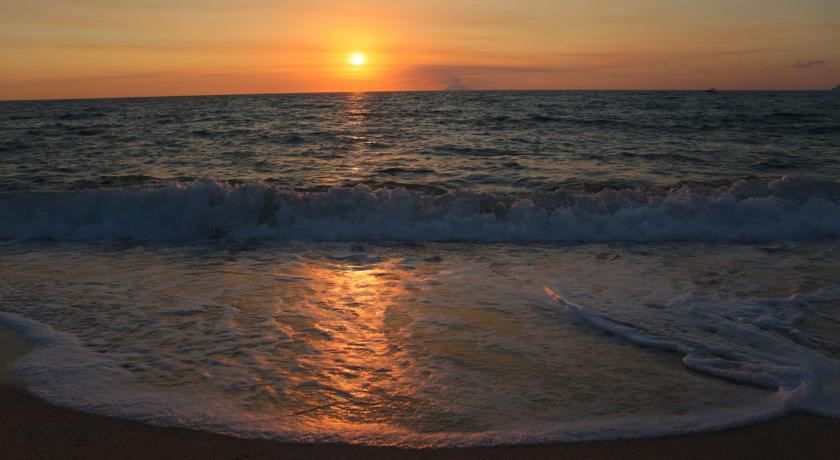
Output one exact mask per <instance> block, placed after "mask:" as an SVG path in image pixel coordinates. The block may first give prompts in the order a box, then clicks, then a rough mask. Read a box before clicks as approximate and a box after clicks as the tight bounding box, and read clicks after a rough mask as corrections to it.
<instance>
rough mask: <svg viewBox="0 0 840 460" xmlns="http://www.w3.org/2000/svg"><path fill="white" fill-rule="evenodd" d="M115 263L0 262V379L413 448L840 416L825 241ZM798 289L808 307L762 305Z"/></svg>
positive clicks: (120, 406) (132, 413)
mask: <svg viewBox="0 0 840 460" xmlns="http://www.w3.org/2000/svg"><path fill="white" fill-rule="evenodd" d="M105 246H109V245H105ZM117 246H118V247H116V248H114V249H108V248H107V247H102V245H89V244H81V245H79V244H73V243H61V244H41V243H39V244H35V245H28V244H20V243H9V244H6V245H0V254H2V255H3V257H2V258H0V269H2V270H3V271H4V273H6V276H4V279H3V283H2V284H0V324H3V325H5V326H8V327H11V328H12V329H14V330H15V331H17V332H19V333H20V334H22V335H24V336H25V337H26V338H27V339H29V340H30V341H31V342H32V343H33V344H34V345H35V346H36V351H35V352H34V353H32V354H30V355H28V356H26V357H24V358H23V359H21V360H19V361H18V362H16V363H15V364H14V365H13V368H12V370H13V372H15V373H16V374H17V375H18V376H20V377H21V378H22V380H23V381H24V382H25V383H26V385H27V387H28V388H29V389H30V390H31V391H32V392H33V393H34V394H36V395H38V396H40V397H42V398H44V399H46V400H47V401H50V402H52V403H55V404H58V405H61V406H66V407H70V408H74V409H78V410H82V411H88V412H92V413H97V414H104V415H110V416H114V417H121V418H126V419H132V420H138V421H142V422H146V423H151V424H157V425H165V426H181V427H188V428H194V429H201V430H209V431H214V432H219V433H226V434H232V435H237V436H244V437H257V438H269V439H277V440H283V441H301V442H351V443H361V444H372V445H401V446H415V447H418V446H465V445H491V444H516V443H531V442H558V441H579V440H600V439H614V438H634V437H647V436H661V435H669V434H679V433H691V432H698V431H705V430H715V429H723V428H728V427H733V426H738V425H744V424H749V423H753V422H756V421H761V420H768V419H772V418H775V417H779V416H782V415H784V414H786V413H789V412H791V411H797V410H804V411H809V412H813V413H818V414H823V415H827V416H832V417H838V418H840V397H838V395H840V372H838V369H840V362H838V361H837V359H836V358H837V356H836V355H837V354H836V349H835V348H833V345H832V344H835V345H836V343H835V342H834V341H835V339H836V337H837V334H838V332H837V331H838V330H840V321H838V319H837V317H836V308H834V307H833V305H835V304H836V303H835V301H836V299H837V297H838V292H839V291H838V289H837V287H836V279H835V278H834V273H836V261H835V260H834V258H833V257H832V256H831V253H832V251H831V248H830V247H829V246H830V245H828V244H826V243H822V242H820V243H802V244H800V245H798V246H791V247H790V248H788V249H785V250H780V251H775V250H768V249H766V248H765V249H761V247H757V246H753V245H742V244H720V245H708V244H656V245H635V244H629V245H616V244H610V245H562V246H557V245H527V246H521V245H497V246H494V250H492V251H487V250H485V249H486V248H487V246H486V245H473V244H423V245H389V244H386V245H360V244H357V243H352V244H347V243H335V244H332V243H330V244H328V243H295V244H281V245H272V246H269V247H260V248H259V249H251V250H248V251H245V252H242V253H238V252H232V251H229V250H228V249H230V248H231V247H234V246H236V245H234V246H229V245H222V248H220V249H219V250H215V249H208V248H207V246H205V245H196V246H195V247H190V246H178V245H133V246H132V248H131V249H126V248H125V247H124V246H123V245H117ZM226 248H227V249H226ZM150 261H154V262H153V263H150ZM804 263H810V264H812V265H813V267H811V269H809V271H807V272H805V271H799V272H795V271H791V268H790V267H799V266H801V265H802V264H804ZM710 269H713V270H714V272H713V273H709V271H710ZM67 273H73V275H72V276H71V277H69V278H68V277H67V275H66V274H67ZM703 276H708V277H710V278H709V279H708V280H706V281H708V283H705V282H702V280H701V281H698V279H699V278H702V277H703ZM56 277H57V278H56ZM56 279H58V280H61V281H60V282H56ZM791 281H793V283H792V285H797V283H799V282H801V281H804V282H807V283H808V284H809V285H813V286H816V287H815V288H814V289H812V290H808V291H806V290H799V291H795V292H788V293H787V294H785V295H782V296H775V294H774V295H765V294H764V293H765V292H766V291H767V290H768V289H770V290H773V289H777V285H779V284H782V283H788V282H791ZM543 286H549V288H548V289H546V290H545V292H547V293H548V294H549V297H546V295H545V292H544V291H543ZM694 288H696V289H700V290H701V291H702V292H697V293H695V292H692V289H694ZM557 292H563V293H564V294H563V295H561V294H557ZM551 299H553V300H551ZM573 299H574V300H573ZM558 306H559V308H558ZM814 318H817V319H819V322H818V324H817V328H816V329H814V325H813V324H810V322H813V320H814ZM47 324H49V325H47ZM593 326H594V330H593ZM599 330H600V331H606V332H609V333H610V335H605V334H601V333H599V332H598V331H599ZM662 350H664V351H667V352H670V353H661V351H662ZM675 355H676V356H675ZM680 360H682V363H683V365H684V366H685V367H687V368H689V369H691V370H693V371H696V372H693V373H689V372H685V371H684V369H683V368H682V366H681V365H680V364H679V363H680ZM733 381H734V382H738V383H742V384H743V385H734V384H732V383H731V382H733Z"/></svg>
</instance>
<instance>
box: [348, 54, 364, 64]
mask: <svg viewBox="0 0 840 460" xmlns="http://www.w3.org/2000/svg"><path fill="white" fill-rule="evenodd" d="M366 61H367V57H365V55H364V54H362V53H353V54H351V55H350V64H353V65H354V66H360V65H364V63H365V62H366Z"/></svg>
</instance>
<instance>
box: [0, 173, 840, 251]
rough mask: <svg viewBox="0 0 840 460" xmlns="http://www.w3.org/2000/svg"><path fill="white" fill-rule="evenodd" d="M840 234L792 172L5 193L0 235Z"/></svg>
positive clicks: (822, 184)
mask: <svg viewBox="0 0 840 460" xmlns="http://www.w3.org/2000/svg"><path fill="white" fill-rule="evenodd" d="M838 236H840V184H838V183H836V182H826V181H818V180H813V179H803V178H789V177H784V178H781V179H779V180H774V181H770V182H758V181H738V182H735V183H733V184H730V185H726V186H720V187H704V186H689V185H686V186H682V187H680V188H675V189H671V190H661V189H625V190H601V191H599V192H597V193H587V192H581V191H572V190H557V191H553V192H541V193H533V194H527V195H526V194H499V193H489V192H472V191H458V192H450V193H447V194H443V195H432V194H428V193H423V192H418V191H410V190H406V189H402V188H397V189H372V188H370V187H367V186H357V187H355V188H328V189H324V190H314V191H294V190H289V189H284V188H278V187H274V186H271V185H269V184H266V183H262V182H252V183H245V184H229V183H225V182H222V181H219V180H216V179H202V180H199V181H195V182H191V183H180V182H177V183H171V184H169V185H167V186H166V187H164V188H158V189H150V188H145V189H140V188H123V189H99V190H86V191H67V192H32V191H13V192H6V193H3V194H0V238H3V239H23V240H31V239H48V240H151V241H156V240H194V239H206V238H233V239H249V238H266V239H281V240H282V239H290V240H292V239H294V240H324V241H358V240H397V241H400V240H401V241H477V242H535V241H545V242H595V241H720V240H740V241H761V240H779V239H786V240H816V239H825V238H836V237H838Z"/></svg>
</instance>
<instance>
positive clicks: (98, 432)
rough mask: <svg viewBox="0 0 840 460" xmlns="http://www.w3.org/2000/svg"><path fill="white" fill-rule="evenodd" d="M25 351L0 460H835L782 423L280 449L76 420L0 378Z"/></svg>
mask: <svg viewBox="0 0 840 460" xmlns="http://www.w3.org/2000/svg"><path fill="white" fill-rule="evenodd" d="M30 349H31V347H30V346H29V345H28V344H27V343H26V341H24V340H23V339H22V338H21V337H19V336H17V335H15V334H13V333H11V332H10V331H8V330H6V329H3V328H0V457H1V458H3V459H8V460H11V459H24V458H25V459H46V458H50V459H54V458H85V459H90V458H129V459H133V458H156V459H157V458H164V459H166V458H172V459H175V458H179V459H192V458H196V459H207V458H210V459H253V458H283V459H303V458H307V459H309V458H314V459H318V458H324V459H357V458H371V459H379V458H382V459H450V458H452V459H481V460H492V459H506V458H538V459H542V458H587V459H591V458H596V459H598V458H610V459H613V458H627V459H674V458H689V459H692V458H696V459H709V458H713V459H715V460H720V459H735V458H738V459H744V458H746V459H750V458H755V459H759V458H760V459H768V458H770V459H786V458H791V459H793V458H809V459H821V458H825V459H829V458H837V455H838V452H840V421H837V420H832V419H826V418H821V417H813V416H807V415H791V416H787V417H785V418H783V419H781V420H777V421H774V422H770V423H763V424H759V425H754V426H749V427H745V428H739V429H736V430H728V431H722V432H715V433H703V434H696V435H687V436H674V437H668V438H660V439H639V440H627V441H609V442H591V443H572V444H555V445H538V446H512V447H487V448H485V447H481V448H465V449H419V450H417V449H399V448H385V447H363V446H350V445H340V444H327V445H323V444H319V445H308V444H284V443H277V442H270V441H260V440H247V439H237V438H232V437H227V436H222V435H217V434H211V433H204V432H198V431H191V430H185V429H178V428H160V427H154V426H149V425H143V424H141V423H136V422H128V421H124V420H116V419H111V418H108V417H101V416H96V415H89V414H83V413H79V412H74V411H70V410H66V409H62V408H59V407H55V406H52V405H50V404H47V403H45V402H43V401H41V400H39V399H38V398H36V397H34V396H32V395H30V394H29V393H27V392H26V390H25V389H24V388H23V387H22V386H21V384H20V382H18V381H16V380H15V379H14V378H13V377H12V376H10V375H9V374H8V373H6V372H5V368H6V366H7V365H8V363H9V362H11V361H12V360H13V359H15V358H17V357H19V356H22V355H24V354H26V353H27V352H28V351H29V350H30Z"/></svg>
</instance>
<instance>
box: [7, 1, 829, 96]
mask: <svg viewBox="0 0 840 460" xmlns="http://www.w3.org/2000/svg"><path fill="white" fill-rule="evenodd" d="M0 11H2V13H3V14H2V17H0V60H1V62H2V65H1V66H0V99H36V98H37V99H40V98H77V97H112V96H151V95H187V94H232V93H275V92H309V91H375V90H424V89H442V88H446V87H447V86H449V84H450V83H451V81H452V79H454V78H458V79H459V80H460V81H461V82H462V83H463V84H465V85H467V86H469V87H471V88H474V89H599V88H605V89H697V88H708V87H718V88H724V89H826V88H830V87H833V86H835V85H838V84H840V2H838V1H836V0H800V1H782V0H763V1H759V0H727V1H702V2H701V1H689V0H672V1H652V0H648V1H643V0H625V1H618V0H614V1H606V0H595V1H583V0H580V1H578V0H574V1H571V0H568V1H562V0H554V1H550V0H533V1H529V0H518V1H502V0H481V1H479V0H464V1H458V0H425V1H422V2H420V1H400V0H391V1H373V0H369V1H318V0H309V1H299V2H292V1H278V0H275V1H266V0H239V1H223V0H201V1H199V0H169V1H164V0H148V1H139V0H138V1H131V0H39V1H37V2H36V1H29V2H24V1H19V0H0ZM353 52H363V53H365V56H366V58H367V60H366V63H365V64H364V65H362V66H353V65H351V64H350V63H349V55H350V54H351V53H353Z"/></svg>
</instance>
